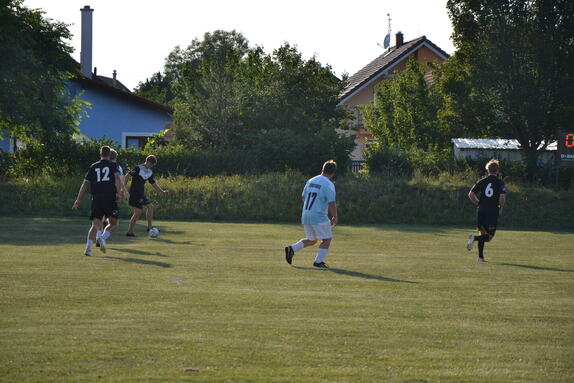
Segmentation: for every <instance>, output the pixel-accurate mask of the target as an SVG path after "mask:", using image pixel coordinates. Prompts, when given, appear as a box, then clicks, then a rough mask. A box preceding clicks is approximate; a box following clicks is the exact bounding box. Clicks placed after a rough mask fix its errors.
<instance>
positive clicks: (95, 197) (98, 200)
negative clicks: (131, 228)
mask: <svg viewBox="0 0 574 383" xmlns="http://www.w3.org/2000/svg"><path fill="white" fill-rule="evenodd" d="M110 151H111V149H110V147H109V146H102V147H101V148H100V160H99V161H98V162H95V163H93V164H92V165H91V166H90V168H89V169H88V172H87V173H86V176H85V177H84V182H83V183H82V186H81V187H80V191H79V192H78V197H77V198H76V201H74V204H73V205H72V209H77V208H78V207H80V203H81V201H82V198H83V197H84V194H86V192H87V191H88V188H89V189H90V192H91V194H92V209H91V213H90V219H91V220H92V226H91V227H90V230H89V232H88V239H87V242H86V250H85V251H84V255H86V256H90V255H91V251H92V243H93V242H95V241H96V238H97V232H98V230H100V231H101V230H102V219H103V217H104V216H106V217H109V218H115V219H116V218H117V217H118V203H117V201H118V200H121V199H122V196H123V195H124V193H125V190H124V185H123V184H122V182H121V179H120V175H119V172H118V166H117V164H115V163H113V162H112V161H110ZM99 242H100V250H101V251H102V252H103V253H105V252H106V240H105V239H104V238H102V237H99Z"/></svg>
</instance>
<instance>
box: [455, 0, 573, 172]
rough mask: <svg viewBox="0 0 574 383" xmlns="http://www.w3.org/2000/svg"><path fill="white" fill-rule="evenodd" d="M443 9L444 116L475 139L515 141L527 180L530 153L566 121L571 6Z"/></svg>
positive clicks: (468, 0) (466, 2)
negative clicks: (451, 50)
mask: <svg viewBox="0 0 574 383" xmlns="http://www.w3.org/2000/svg"><path fill="white" fill-rule="evenodd" d="M447 8H448V11H449V15H450V18H451V21H452V24H453V28H454V33H453V40H454V43H455V46H456V48H457V52H456V54H455V59H456V60H455V63H454V64H453V67H452V68H451V69H452V71H451V72H450V73H449V74H448V76H447V78H445V84H446V85H447V86H446V87H445V92H447V93H448V97H449V98H450V101H451V103H450V104H449V107H451V108H452V110H451V112H450V114H451V116H457V117H458V118H460V119H461V121H466V122H470V123H471V124H472V128H471V129H472V131H473V133H475V134H479V135H480V134H484V133H485V132H488V133H489V134H494V135H497V136H500V137H508V138H515V139H517V140H518V141H519V142H520V144H521V146H522V148H523V153H524V156H525V159H526V164H527V169H528V173H529V175H530V177H532V176H533V175H534V174H535V170H536V165H537V158H538V150H540V149H543V148H544V147H545V146H546V145H547V144H548V143H549V141H550V140H552V139H554V138H555V133H556V131H557V130H559V129H561V128H567V127H571V123H572V119H573V118H574V92H572V89H574V2H572V1H570V0H532V1H515V0H449V1H448V2H447ZM488 109H490V110H489V111H487V110H488ZM481 112H487V113H486V114H483V115H481V116H477V117H476V118H474V119H473V118H468V116H469V115H470V114H472V113H476V114H478V113H481ZM447 114H448V113H447ZM484 116H487V117H488V119H489V120H490V121H485V118H484Z"/></svg>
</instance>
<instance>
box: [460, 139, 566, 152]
mask: <svg viewBox="0 0 574 383" xmlns="http://www.w3.org/2000/svg"><path fill="white" fill-rule="evenodd" d="M451 141H452V143H453V144H454V147H455V148H457V149H491V150H492V149H497V150H520V148H521V145H520V143H519V142H518V140H514V139H506V138H453V139H451ZM541 146H542V145H541ZM556 148H557V146H556V141H552V142H550V143H549V144H548V146H547V147H546V150H556Z"/></svg>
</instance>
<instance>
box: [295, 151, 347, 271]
mask: <svg viewBox="0 0 574 383" xmlns="http://www.w3.org/2000/svg"><path fill="white" fill-rule="evenodd" d="M336 170H337V164H336V163H335V161H332V160H331V161H327V162H325V163H324V164H323V169H322V172H321V174H320V175H318V176H315V177H313V178H311V179H310V180H308V181H307V183H306V184H305V188H304V189H303V193H302V194H301V199H302V200H303V210H302V213H301V223H302V224H303V229H304V230H305V235H306V236H307V238H306V239H301V240H299V241H298V242H296V243H294V244H293V245H291V246H287V247H285V259H286V260H287V263H288V264H291V262H292V261H293V256H294V255H295V253H296V252H297V251H299V250H301V249H303V248H304V247H307V246H313V245H314V244H315V243H317V239H321V240H322V242H321V244H320V245H319V248H318V249H317V256H316V257H315V261H314V262H313V266H315V267H319V268H323V269H326V268H327V265H326V264H325V262H323V260H324V259H325V257H326V256H327V253H328V252H329V246H330V245H331V239H332V238H333V233H332V230H331V227H332V226H335V225H337V203H336V202H335V197H336V192H335V185H334V184H333V182H331V178H333V176H334V175H335V171H336ZM327 212H329V213H331V220H329V216H328V214H327Z"/></svg>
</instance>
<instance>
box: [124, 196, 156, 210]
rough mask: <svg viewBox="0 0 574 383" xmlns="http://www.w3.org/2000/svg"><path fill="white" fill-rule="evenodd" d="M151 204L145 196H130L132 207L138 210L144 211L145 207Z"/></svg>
mask: <svg viewBox="0 0 574 383" xmlns="http://www.w3.org/2000/svg"><path fill="white" fill-rule="evenodd" d="M150 203H151V201H150V200H148V199H147V198H146V197H145V196H142V195H131V194H130V201H129V204H130V206H133V207H136V208H138V209H143V207H144V206H145V205H149V204H150Z"/></svg>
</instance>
